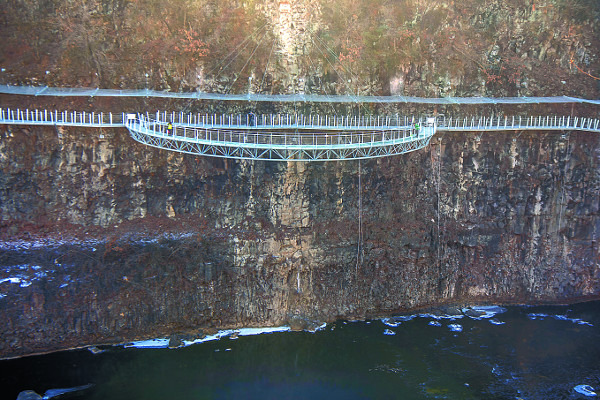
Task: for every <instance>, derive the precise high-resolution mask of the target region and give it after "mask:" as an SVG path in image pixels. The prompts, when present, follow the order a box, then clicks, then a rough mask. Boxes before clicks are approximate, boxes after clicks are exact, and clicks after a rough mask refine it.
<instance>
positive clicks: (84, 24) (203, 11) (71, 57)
mask: <svg viewBox="0 0 600 400" xmlns="http://www.w3.org/2000/svg"><path fill="white" fill-rule="evenodd" d="M306 1H308V0H306ZM313 1H315V0H313ZM319 3H320V9H321V15H320V17H319V19H320V21H321V22H320V23H319V25H318V26H315V31H314V32H312V35H313V36H312V38H313V40H315V39H316V38H318V40H320V41H322V43H323V46H322V47H321V48H318V47H315V46H313V48H312V53H311V54H309V55H308V56H310V57H307V58H306V60H305V61H303V65H302V68H303V71H302V72H303V73H304V74H305V76H307V77H308V78H309V79H311V77H313V78H314V77H315V76H318V78H319V79H318V82H319V84H323V82H335V81H341V80H342V79H344V80H346V78H347V77H348V78H349V79H351V80H352V84H351V85H352V87H347V86H348V85H346V84H345V82H344V84H343V85H340V86H338V89H336V90H337V91H338V92H340V91H343V90H347V91H354V92H356V91H359V92H361V93H371V94H389V93H390V91H392V92H394V91H396V92H397V91H398V90H399V91H400V92H402V93H405V94H413V95H416V94H421V95H449V94H454V95H461V94H462V95H470V94H495V95H543V94H574V95H580V96H586V95H587V96H594V97H597V94H598V91H599V90H598V85H597V82H599V81H595V80H593V78H591V77H589V76H586V75H584V74H582V73H580V72H579V71H577V70H576V69H574V68H573V65H572V64H571V62H570V61H571V60H573V61H574V62H575V63H577V64H578V65H580V66H581V68H583V69H584V70H585V71H586V72H589V73H590V74H592V75H599V74H600V63H599V61H598V42H599V41H598V18H599V14H600V12H599V10H600V3H598V2H597V1H595V0H568V1H567V0H541V1H537V0H528V1H521V0H507V1H499V0H498V1H493V2H490V1H483V0H460V1H456V0H444V1H433V0H320V1H319ZM278 6H279V2H278V1H274V0H246V1H237V0H170V1H169V2H165V1H163V0H73V1H67V0H4V1H3V2H2V4H1V5H0V24H1V26H2V29H1V30H0V37H1V39H2V40H1V41H0V66H1V67H2V68H4V70H3V71H2V73H1V74H0V82H4V83H12V84H30V83H32V84H47V85H51V86H74V85H79V86H99V87H108V88H118V87H121V88H145V87H148V88H152V89H169V90H193V89H197V88H201V89H203V90H213V91H224V90H227V91H231V92H235V91H239V90H242V87H243V85H245V84H247V81H248V77H249V76H250V75H255V76H256V75H258V76H262V75H263V73H264V70H265V67H266V65H267V64H268V63H269V59H270V57H269V55H270V51H271V46H270V43H272V42H273V40H274V39H275V35H276V34H275V33H274V32H275V30H274V29H273V27H272V25H273V21H272V20H269V19H268V18H267V16H266V15H267V14H266V13H264V12H263V10H264V8H265V7H278ZM263 26H264V27H265V28H264V29H262V30H261V28H262V27H263ZM246 39H249V40H247V41H246V42H244V41H245V40H246ZM244 44H245V45H244ZM325 46H326V48H327V50H330V51H331V52H327V51H323V49H325ZM238 52H239V56H238V57H236V58H232V57H231V56H230V55H231V54H238ZM334 57H335V59H334ZM248 60H249V62H248V64H246V62H247V61H248ZM309 60H310V62H309ZM315 64H317V65H318V66H319V67H318V70H317V69H316V68H315ZM285 73H286V71H285V70H281V69H280V70H276V71H274V72H272V73H271V74H270V75H269V76H268V77H267V79H266V81H267V82H270V83H268V84H266V85H265V87H268V90H269V91H273V92H277V91H278V88H277V86H276V84H275V82H276V81H277V80H278V79H279V78H280V76H276V75H278V74H279V75H281V74H285ZM273 75H275V76H273ZM313 80H314V79H313ZM394 80H396V81H398V82H400V83H399V85H400V86H399V88H392V87H390V82H394ZM314 81H315V82H317V80H314ZM234 82H235V85H234ZM563 82H565V83H563ZM269 85H270V86H269ZM315 85H316V83H315Z"/></svg>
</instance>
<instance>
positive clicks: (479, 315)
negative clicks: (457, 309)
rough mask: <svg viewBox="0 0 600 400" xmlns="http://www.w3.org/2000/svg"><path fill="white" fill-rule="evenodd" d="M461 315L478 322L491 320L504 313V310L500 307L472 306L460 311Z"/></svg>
mask: <svg viewBox="0 0 600 400" xmlns="http://www.w3.org/2000/svg"><path fill="white" fill-rule="evenodd" d="M462 312H463V314H465V315H466V316H467V317H469V318H472V319H475V320H480V319H489V318H493V317H495V316H496V315H498V314H502V313H504V312H506V308H503V307H500V306H473V307H468V308H463V309H462Z"/></svg>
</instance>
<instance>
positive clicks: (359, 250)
mask: <svg viewBox="0 0 600 400" xmlns="http://www.w3.org/2000/svg"><path fill="white" fill-rule="evenodd" d="M361 246H362V182H361V162H360V158H359V159H358V243H357V245H356V273H357V274H358V268H359V267H360V262H361V258H362V257H361V250H362V249H361Z"/></svg>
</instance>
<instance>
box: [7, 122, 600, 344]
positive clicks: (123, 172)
mask: <svg viewBox="0 0 600 400" xmlns="http://www.w3.org/2000/svg"><path fill="white" fill-rule="evenodd" d="M440 139H441V140H438V139H437V137H436V138H434V140H433V142H432V144H431V145H430V146H429V147H428V148H427V149H424V150H422V151H419V152H415V153H410V154H407V155H403V156H396V157H391V158H382V159H377V160H369V161H362V162H360V164H359V162H357V161H352V162H348V161H346V162H327V163H294V162H289V163H283V162H264V161H261V162H249V161H232V160H229V161H225V160H219V159H211V158H202V157H193V156H188V155H180V154H176V153H172V152H167V151H161V150H156V149H151V148H148V147H144V146H142V145H139V144H137V143H135V142H133V141H132V140H131V139H130V138H129V137H128V135H127V133H126V131H124V130H123V131H121V130H116V129H115V130H105V131H104V133H103V138H100V136H99V135H98V132H95V131H93V130H76V129H72V128H69V129H64V130H62V131H61V135H60V136H59V135H57V132H56V131H54V130H53V129H47V128H35V129H34V128H26V129H23V128H15V127H11V128H7V127H4V128H2V139H1V141H0V151H1V154H3V155H7V157H6V158H3V160H2V164H1V169H0V177H1V178H0V191H1V192H0V193H1V194H2V195H1V196H2V197H1V198H2V203H1V205H0V211H1V214H0V217H1V220H2V229H1V231H2V247H1V252H2V253H1V254H2V258H1V259H0V260H1V263H2V265H1V268H0V293H1V298H0V309H1V310H2V311H1V313H2V315H3V320H4V321H6V323H5V324H3V325H2V328H0V329H1V337H2V338H3V339H2V341H1V342H0V353H1V354H2V355H3V356H15V355H22V354H28V353H32V352H38V351H47V350H53V349H60V348H66V347H75V346H81V345H88V344H97V343H105V342H121V341H126V340H131V339H134V338H144V337H156V336H160V335H169V334H172V333H176V332H192V333H194V332H198V330H202V329H203V330H205V331H210V330H211V329H215V328H223V327H242V326H277V325H282V324H286V323H291V324H293V325H294V326H296V325H298V324H299V321H300V322H302V323H303V324H306V325H310V324H314V323H315V322H316V321H323V320H332V319H335V318H339V317H344V318H362V317H365V316H370V315H379V314H387V313H391V312H397V311H402V310H412V309H416V308H422V307H428V306H432V305H439V304H466V303H476V302H491V303H514V302H519V303H521V302H527V303H536V302H569V301H575V300H581V299H588V298H597V297H598V295H599V294H600V279H599V278H600V267H599V265H598V247H597V239H598V234H599V230H600V222H599V220H598V210H599V198H600V196H599V190H600V173H599V171H600V169H599V168H598V161H599V160H600V158H599V157H600V153H599V150H598V140H599V138H598V137H597V136H594V135H592V134H588V133H571V134H570V135H567V136H564V137H563V136H562V135H561V134H558V133H544V132H536V133H534V132H531V133H527V132H525V133H522V134H521V135H517V134H495V133H486V134H484V135H483V136H477V135H471V134H465V133H454V134H448V133H446V134H444V135H443V136H440ZM8 156H10V157H8Z"/></svg>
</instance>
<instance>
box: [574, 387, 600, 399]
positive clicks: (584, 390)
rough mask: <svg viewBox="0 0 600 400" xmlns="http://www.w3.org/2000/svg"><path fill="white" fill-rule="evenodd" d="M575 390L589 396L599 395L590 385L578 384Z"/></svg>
mask: <svg viewBox="0 0 600 400" xmlns="http://www.w3.org/2000/svg"><path fill="white" fill-rule="evenodd" d="M573 390H575V391H576V392H577V393H580V394H582V395H584V396H588V397H594V396H597V394H596V392H595V391H594V388H593V387H591V386H590V385H577V386H575V387H574V388H573Z"/></svg>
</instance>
